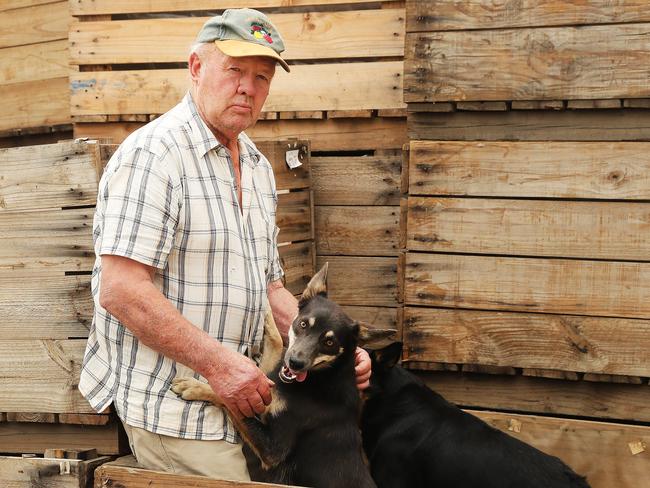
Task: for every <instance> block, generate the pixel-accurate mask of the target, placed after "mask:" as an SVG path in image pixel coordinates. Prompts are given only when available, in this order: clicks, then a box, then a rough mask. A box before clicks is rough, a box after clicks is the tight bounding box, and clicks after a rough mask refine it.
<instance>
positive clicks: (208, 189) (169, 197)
mask: <svg viewBox="0 0 650 488" xmlns="http://www.w3.org/2000/svg"><path fill="white" fill-rule="evenodd" d="M239 150H240V162H241V186H242V208H243V210H242V211H240V207H239V203H238V200H237V189H236V186H235V178H234V173H233V170H232V164H231V160H230V153H229V152H228V151H227V150H226V148H225V147H224V146H223V145H221V144H220V143H219V142H218V141H217V139H216V138H215V137H214V135H213V134H212V133H211V132H210V130H209V129H208V127H207V126H206V125H205V123H204V122H203V120H202V119H201V117H200V116H199V114H198V112H197V109H196V106H195V104H194V102H193V100H192V98H191V96H190V95H189V93H188V94H187V95H186V96H185V98H184V99H183V101H182V102H181V103H180V104H179V105H177V106H176V107H175V108H173V109H172V110H170V111H169V112H167V113H166V114H165V115H163V116H162V117H160V118H159V119H157V120H155V121H153V122H151V123H150V124H148V125H146V126H144V127H142V128H141V129H139V130H138V131H136V132H134V133H133V134H131V135H130V136H129V137H128V138H127V139H126V140H125V141H124V143H123V144H122V145H121V146H120V148H119V149H118V150H117V152H116V153H115V155H114V156H113V157H112V158H111V160H110V162H109V163H108V165H107V167H106V170H105V172H104V175H103V176H102V179H101V181H100V184H99V193H98V196H97V209H96V212H95V220H94V225H93V237H94V246H95V253H96V255H97V259H96V261H95V266H94V269H93V276H92V293H93V297H94V301H95V314H94V318H93V324H92V328H91V331H90V335H89V338H88V345H87V347H86V353H85V357H84V362H83V367H82V372H81V380H80V383H79V389H80V390H81V393H82V394H83V395H84V396H85V398H86V399H87V400H88V401H89V402H90V404H91V405H92V407H93V408H94V409H95V410H97V411H101V410H103V409H104V408H106V407H107V406H108V405H110V404H111V403H113V404H114V405H115V409H116V411H117V413H118V415H119V416H120V418H121V419H122V420H123V421H125V422H126V423H127V424H129V425H133V426H136V427H141V428H144V429H146V430H148V431H151V432H155V433H158V434H164V435H170V436H174V437H181V438H188V439H204V440H213V439H226V440H227V441H230V442H235V441H236V439H237V437H236V432H235V429H234V428H233V426H232V425H231V423H230V421H229V420H228V418H227V416H225V415H224V414H223V412H222V410H221V409H219V408H216V407H214V406H212V405H210V404H207V403H205V402H187V401H184V400H182V399H179V398H178V397H177V396H176V395H175V394H174V393H173V392H171V391H170V389H169V388H170V383H171V380H172V379H173V378H175V377H176V376H192V375H194V376H195V377H196V378H200V376H199V375H198V374H196V373H195V372H194V371H191V370H189V369H188V368H187V367H185V366H183V365H182V364H180V363H176V362H175V361H172V360H171V359H169V358H166V357H164V356H162V355H161V354H159V353H157V352H156V351H154V350H152V349H150V348H149V347H147V346H145V345H144V344H141V343H140V342H139V341H138V339H137V338H136V337H135V336H134V335H133V334H132V333H131V332H130V331H129V330H128V329H127V328H126V327H124V325H122V324H121V323H120V322H119V321H118V320H117V319H116V318H115V317H113V316H111V315H110V314H109V313H108V312H107V311H106V310H104V309H103V308H102V307H101V306H100V304H99V285H100V275H101V259H100V256H101V255H102V254H111V255H118V256H125V257H128V258H131V259H134V260H136V261H138V262H140V263H144V264H146V265H149V266H153V267H155V268H157V272H156V275H155V278H154V283H155V285H156V286H157V287H158V288H159V289H160V291H161V292H162V293H163V294H164V296H165V297H166V298H167V299H168V300H170V301H171V302H172V303H173V304H174V306H175V307H176V308H177V309H178V310H179V311H180V312H181V314H182V315H183V316H184V317H186V318H187V319H188V320H189V321H190V322H192V323H193V324H194V325H196V326H197V327H201V328H202V329H203V330H205V331H206V332H208V333H209V334H210V335H211V336H212V337H214V338H215V339H217V340H219V341H221V342H222V343H223V344H224V345H225V346H227V347H229V348H231V349H233V350H236V351H239V352H240V353H242V354H248V355H250V354H251V353H252V351H255V350H256V349H258V348H259V345H260V343H261V341H262V333H263V328H264V325H263V324H264V303H265V295H266V289H267V284H268V283H269V282H271V281H275V280H278V279H280V278H281V277H282V269H281V267H280V262H279V257H278V252H277V242H276V241H277V232H278V229H277V227H276V225H275V211H276V204H277V195H276V190H275V182H274V179H273V171H272V168H271V165H270V164H269V162H268V160H267V159H266V158H265V157H264V156H263V155H262V154H261V153H260V152H259V151H258V150H257V149H256V148H255V145H254V144H253V143H252V142H251V141H250V139H249V138H248V137H247V136H246V135H245V134H241V135H240V136H239Z"/></svg>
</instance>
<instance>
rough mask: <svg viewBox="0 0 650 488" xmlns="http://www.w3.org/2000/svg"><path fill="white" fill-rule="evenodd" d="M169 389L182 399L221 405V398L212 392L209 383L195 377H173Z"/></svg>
mask: <svg viewBox="0 0 650 488" xmlns="http://www.w3.org/2000/svg"><path fill="white" fill-rule="evenodd" d="M171 390H172V391H173V392H174V393H176V394H177V395H178V396H179V397H181V398H182V399H183V400H197V401H204V402H212V403H214V404H215V405H218V406H223V402H222V401H221V398H220V397H219V395H217V394H216V393H215V392H214V390H213V389H212V388H211V387H210V385H208V384H207V383H203V382H201V381H199V380H197V379H196V378H191V377H188V378H185V377H181V378H174V379H173V380H172V386H171Z"/></svg>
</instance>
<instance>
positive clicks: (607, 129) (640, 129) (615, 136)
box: [408, 85, 650, 141]
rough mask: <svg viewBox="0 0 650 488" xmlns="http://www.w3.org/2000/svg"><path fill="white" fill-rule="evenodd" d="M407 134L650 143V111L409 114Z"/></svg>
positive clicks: (413, 136) (455, 138)
mask: <svg viewBox="0 0 650 488" xmlns="http://www.w3.org/2000/svg"><path fill="white" fill-rule="evenodd" d="M649 86H650V85H649ZM408 135H409V139H412V140H413V139H417V140H448V141H463V140H474V141H499V140H501V141H503V140H506V141H644V140H648V139H650V111H648V110H625V109H621V110H607V111H604V112H603V111H585V110H573V111H562V112H556V111H554V110H513V111H510V112H502V113H496V112H453V113H431V112H428V113H413V112H410V113H409V115H408Z"/></svg>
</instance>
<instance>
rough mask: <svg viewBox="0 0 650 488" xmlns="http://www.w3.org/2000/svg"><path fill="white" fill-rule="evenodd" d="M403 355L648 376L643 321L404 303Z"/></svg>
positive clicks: (649, 345)
mask: <svg viewBox="0 0 650 488" xmlns="http://www.w3.org/2000/svg"><path fill="white" fill-rule="evenodd" d="M404 345H405V359H406V360H413V361H433V362H443V363H469V364H478V365H487V366H512V367H517V368H547V369H551V370H563V371H576V372H594V373H606V374H616V375H639V376H650V366H649V365H650V322H649V321H647V320H633V319H613V318H602V317H577V316H570V315H551V314H523V313H504V312H488V311H485V312H484V311H471V310H448V309H434V308H419V307H418V308H416V307H405V309H404Z"/></svg>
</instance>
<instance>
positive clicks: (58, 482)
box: [0, 456, 110, 488]
mask: <svg viewBox="0 0 650 488" xmlns="http://www.w3.org/2000/svg"><path fill="white" fill-rule="evenodd" d="M108 461H110V457H108V456H102V457H100V458H95V459H91V460H81V459H53V458H21V457H9V456H1V457H0V484H1V485H2V487H3V488H32V487H38V488H92V486H93V472H94V470H95V468H97V467H98V466H99V465H101V464H103V463H105V462H108Z"/></svg>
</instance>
